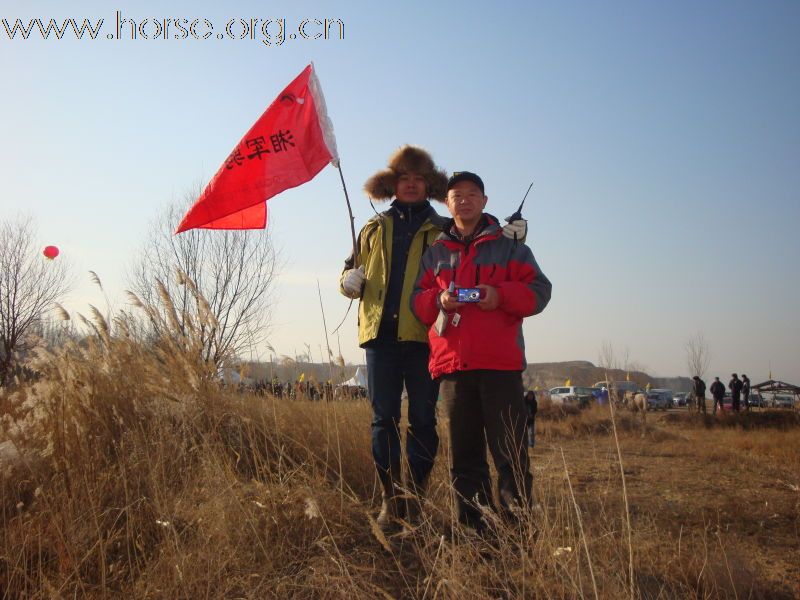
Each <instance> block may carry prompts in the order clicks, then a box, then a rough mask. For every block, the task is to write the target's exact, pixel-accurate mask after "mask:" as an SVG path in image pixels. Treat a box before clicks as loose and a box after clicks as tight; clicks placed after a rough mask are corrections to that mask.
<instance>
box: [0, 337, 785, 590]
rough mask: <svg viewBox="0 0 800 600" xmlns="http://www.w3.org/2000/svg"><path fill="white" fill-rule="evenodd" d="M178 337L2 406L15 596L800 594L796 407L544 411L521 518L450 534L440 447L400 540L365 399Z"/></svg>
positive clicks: (82, 355)
mask: <svg viewBox="0 0 800 600" xmlns="http://www.w3.org/2000/svg"><path fill="white" fill-rule="evenodd" d="M184 341H185V340H184ZM187 343H188V342H187ZM185 345H186V344H184V346H185ZM179 346H180V344H178V343H177V342H175V340H173V341H172V342H162V343H161V344H160V345H159V346H158V347H157V348H156V349H153V348H152V347H149V348H148V349H145V348H144V347H143V346H142V345H141V344H139V343H137V342H135V341H132V340H131V339H129V338H127V337H126V336H125V335H119V336H114V337H112V336H110V335H109V334H108V333H107V332H106V331H105V330H104V329H103V328H99V334H98V336H97V338H96V339H94V340H93V341H91V343H89V344H86V343H83V344H80V345H77V344H74V345H68V346H66V347H65V348H64V349H62V350H60V351H58V352H57V353H55V354H47V353H44V352H43V353H42V354H41V356H40V357H39V360H38V364H37V368H38V370H39V371H40V372H42V373H43V374H44V377H43V378H42V379H41V380H40V381H39V382H37V383H35V384H32V385H30V386H28V387H24V388H22V389H20V390H18V391H16V392H14V393H13V394H6V395H5V396H1V397H0V414H2V415H4V416H3V430H4V433H3V435H2V437H0V442H2V441H6V442H8V441H12V442H13V444H14V447H15V448H16V449H18V450H19V451H20V452H21V453H22V456H23V457H24V458H23V460H21V461H15V462H14V463H13V464H11V463H9V462H8V461H7V462H6V463H4V465H5V466H4V472H3V473H2V478H1V479H0V486H1V487H0V490H1V491H0V498H1V499H2V503H1V504H0V510H1V511H2V521H1V522H0V531H1V532H2V535H1V537H0V597H2V598H62V597H63V598H67V597H77V598H83V597H89V598H192V599H194V598H289V597H296V598H339V597H342V598H344V597H346V598H425V599H430V598H523V597H524V598H583V597H586V598H611V599H616V598H739V599H745V598H765V599H766V598H769V599H772V598H777V599H780V598H798V597H800V419H799V418H798V414H797V413H793V412H789V411H786V412H774V413H767V412H762V413H754V414H751V415H740V416H737V417H732V416H727V415H726V417H725V418H720V419H716V420H715V419H707V420H705V421H704V420H702V419H701V418H700V417H696V416H694V415H690V414H688V413H687V412H684V411H682V412H672V413H668V414H660V415H653V414H652V413H651V415H650V417H649V419H648V429H647V431H646V433H645V434H644V435H641V429H640V425H639V421H638V420H637V416H636V415H633V414H632V413H627V412H623V413H618V414H617V415H616V417H615V421H614V423H613V424H612V419H611V414H610V412H609V410H608V408H604V407H594V408H591V409H589V410H586V411H583V412H580V413H575V414H563V413H562V412H560V411H559V410H556V409H554V408H553V407H543V410H542V411H541V414H540V418H539V419H538V423H537V430H538V440H537V447H536V449H535V451H534V452H533V453H532V456H533V468H534V478H535V501H536V507H535V508H534V510H532V511H531V512H530V514H527V515H525V516H524V518H523V519H522V521H521V522H520V523H519V524H517V525H516V526H510V525H508V524H506V523H504V522H501V521H499V520H496V521H495V523H494V531H493V535H490V536H488V537H487V538H485V539H475V538H474V537H470V536H467V535H465V534H464V533H463V532H462V531H461V530H459V529H458V528H457V527H454V526H453V511H452V502H451V496H450V489H449V485H448V481H447V468H446V463H447V441H446V439H443V443H442V449H441V453H440V457H439V460H438V461H437V466H436V468H435V471H434V474H433V477H432V485H431V490H430V495H429V499H428V501H427V503H426V511H425V512H426V522H425V523H424V524H423V525H422V526H421V527H420V528H419V529H417V530H416V531H413V532H407V533H406V534H404V535H397V536H394V537H390V538H389V539H386V538H385V537H384V536H382V535H381V534H380V533H379V531H377V530H376V528H375V527H374V523H373V521H372V520H371V519H372V518H373V517H374V515H375V513H376V509H377V505H378V501H379V498H378V490H377V485H376V478H375V476H374V473H373V469H372V465H371V457H370V450H369V421H370V410H369V406H368V405H367V404H366V403H364V402H358V401H350V402H338V403H330V404H325V403H312V402H306V401H288V400H282V401H277V400H273V399H271V398H262V397H255V396H250V395H239V394H236V393H235V392H233V391H230V390H225V389H221V388H220V387H218V386H217V385H216V384H213V383H209V378H208V376H207V375H208V373H207V372H206V371H205V367H204V366H203V365H200V364H197V363H195V362H194V361H193V360H192V359H190V358H189V357H190V356H192V353H191V352H188V351H186V348H185V347H179ZM614 424H615V425H616V429H617V433H618V435H617V436H615V435H614ZM617 440H618V444H619V446H618V445H617ZM8 445H9V444H6V446H7V447H8ZM618 448H619V450H618ZM620 456H621V461H620ZM621 467H622V471H621ZM623 473H624V484H625V487H623Z"/></svg>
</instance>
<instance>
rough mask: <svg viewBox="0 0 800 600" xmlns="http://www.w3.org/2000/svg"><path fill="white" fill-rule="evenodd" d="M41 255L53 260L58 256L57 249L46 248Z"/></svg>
mask: <svg viewBox="0 0 800 600" xmlns="http://www.w3.org/2000/svg"><path fill="white" fill-rule="evenodd" d="M43 254H44V255H45V258H49V259H50V260H53V259H54V258H55V257H56V256H58V248H56V247H55V246H47V247H46V248H45V249H44V253H43Z"/></svg>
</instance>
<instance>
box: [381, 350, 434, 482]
mask: <svg viewBox="0 0 800 600" xmlns="http://www.w3.org/2000/svg"><path fill="white" fill-rule="evenodd" d="M365 350H366V352H367V371H368V375H367V377H368V384H369V399H370V402H372V456H373V458H374V460H375V466H376V468H377V469H378V475H379V476H380V477H381V479H384V480H385V478H386V477H387V476H388V475H389V472H390V471H391V472H392V473H393V474H394V476H395V478H399V477H400V429H399V423H400V399H401V396H402V393H403V384H404V383H405V387H406V391H407V392H408V431H407V432H406V456H407V460H408V465H409V468H410V471H411V473H410V475H411V477H412V482H411V483H412V484H415V483H421V482H422V481H424V480H425V478H426V477H427V476H428V473H430V470H431V468H433V461H434V458H435V457H436V451H437V450H438V448H439V436H438V434H437V433H436V398H437V396H438V394H439V386H438V384H436V383H434V382H433V381H432V380H431V375H430V373H429V372H428V358H429V356H430V350H429V349H428V344H423V343H421V342H396V341H388V342H384V341H376V342H374V343H373V344H372V345H370V346H369V347H367V348H365Z"/></svg>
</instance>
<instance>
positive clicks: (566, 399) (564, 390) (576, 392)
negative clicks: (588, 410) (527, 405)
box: [550, 385, 594, 408]
mask: <svg viewBox="0 0 800 600" xmlns="http://www.w3.org/2000/svg"><path fill="white" fill-rule="evenodd" d="M592 391H593V390H592V388H590V387H579V386H575V385H570V386H562V387H554V388H550V400H552V402H553V404H571V405H573V406H580V407H581V408H584V407H586V406H588V405H589V402H591V401H592V399H593V398H594V396H593V395H592Z"/></svg>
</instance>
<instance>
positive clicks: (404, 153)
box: [364, 146, 447, 202]
mask: <svg viewBox="0 0 800 600" xmlns="http://www.w3.org/2000/svg"><path fill="white" fill-rule="evenodd" d="M388 166H389V168H388V169H386V170H384V171H378V172H377V173H375V175H373V176H372V177H370V178H369V179H367V182H366V183H365V184H364V191H365V192H366V193H367V196H369V197H370V198H372V199H373V200H390V199H392V198H393V197H394V193H395V185H396V184H397V177H398V176H399V175H403V174H405V173H417V174H419V175H422V176H423V177H424V178H425V183H426V188H427V189H426V191H427V194H428V198H433V199H434V200H439V201H440V202H443V201H444V199H445V197H446V196H447V173H445V171H442V170H441V169H437V168H436V165H435V164H434V163H433V158H431V155H430V154H428V152H427V151H425V150H423V149H422V148H420V147H418V146H403V147H401V148H400V149H399V150H397V151H396V152H395V153H394V154H392V156H391V158H389V165H388Z"/></svg>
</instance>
